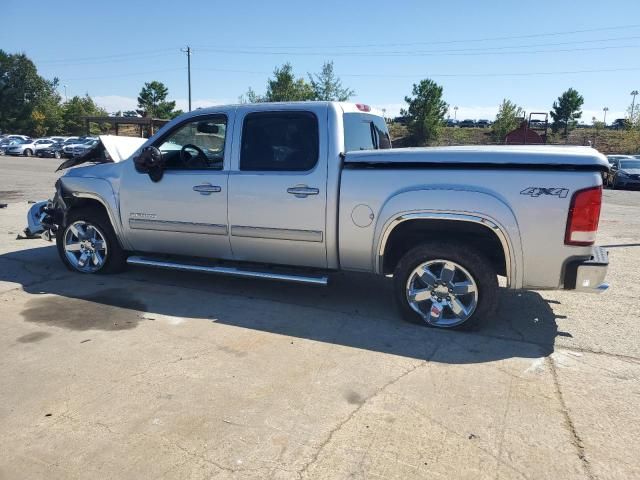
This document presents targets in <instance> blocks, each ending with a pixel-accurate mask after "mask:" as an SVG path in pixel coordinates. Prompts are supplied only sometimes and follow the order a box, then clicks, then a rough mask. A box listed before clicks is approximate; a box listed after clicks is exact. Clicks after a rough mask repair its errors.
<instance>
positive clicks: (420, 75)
mask: <svg viewBox="0 0 640 480" xmlns="http://www.w3.org/2000/svg"><path fill="white" fill-rule="evenodd" d="M182 70H183V68H182V67H177V68H166V69H163V70H150V71H145V72H132V73H125V74H117V75H101V76H98V77H93V76H92V77H74V78H66V77H64V78H60V81H65V82H66V81H79V80H97V79H108V78H121V77H135V76H139V75H151V74H155V73H166V72H177V71H182ZM198 70H199V71H202V72H216V73H239V74H245V75H272V74H273V71H266V70H262V71H257V70H236V69H224V68H206V67H205V68H199V69H198ZM637 71H640V67H619V68H617V67H613V68H599V69H589V70H560V71H538V72H497V73H467V72H465V73H437V72H435V73H431V72H422V73H413V74H384V73H340V72H337V73H336V75H338V76H340V77H354V78H357V77H370V78H424V77H450V78H456V77H460V78H465V77H527V76H545V75H572V74H589V73H616V72H637Z"/></svg>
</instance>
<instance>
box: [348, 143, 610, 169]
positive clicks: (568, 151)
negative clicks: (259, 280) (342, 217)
mask: <svg viewBox="0 0 640 480" xmlns="http://www.w3.org/2000/svg"><path fill="white" fill-rule="evenodd" d="M344 165H345V168H391V169H397V168H414V169H415V168H438V167H440V168H498V169H501V168H509V169H513V168H518V169H536V170H537V169H550V170H556V169H557V170H595V171H604V170H608V169H609V162H608V161H607V158H606V157H605V156H604V155H602V154H601V153H600V152H598V151H597V150H595V149H594V148H591V147H573V146H551V145H498V146H468V147H424V148H394V149H389V150H363V151H355V152H349V153H347V154H346V156H345V159H344Z"/></svg>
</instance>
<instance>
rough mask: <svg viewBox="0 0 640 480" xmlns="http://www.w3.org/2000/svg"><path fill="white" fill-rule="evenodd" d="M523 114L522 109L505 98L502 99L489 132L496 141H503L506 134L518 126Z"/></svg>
mask: <svg viewBox="0 0 640 480" xmlns="http://www.w3.org/2000/svg"><path fill="white" fill-rule="evenodd" d="M523 116H524V110H523V109H522V108H521V107H519V106H518V105H516V104H515V103H513V102H512V101H511V100H507V99H506V98H505V99H504V100H502V103H501V104H500V107H499V108H498V113H497V115H496V119H495V121H494V122H493V125H491V134H492V135H493V139H494V140H495V141H497V142H500V143H502V142H504V139H505V138H506V136H507V134H508V133H509V132H510V131H512V130H513V129H515V128H517V127H518V123H519V122H520V121H521V119H522V117H523Z"/></svg>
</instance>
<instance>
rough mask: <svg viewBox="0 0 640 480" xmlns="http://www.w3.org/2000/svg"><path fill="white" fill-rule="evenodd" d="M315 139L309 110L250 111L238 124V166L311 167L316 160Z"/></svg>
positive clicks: (315, 129) (315, 122)
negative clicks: (240, 138) (240, 137)
mask: <svg viewBox="0 0 640 480" xmlns="http://www.w3.org/2000/svg"><path fill="white" fill-rule="evenodd" d="M318 143H319V140H318V120H317V119H316V117H315V115H313V114H312V113H309V112H265V113H250V114H249V115H247V116H246V117H245V119H244V125H243V128H242V146H241V150H240V170H248V171H274V170H275V171H306V170H311V169H312V168H313V167H315V165H316V163H317V162H318Z"/></svg>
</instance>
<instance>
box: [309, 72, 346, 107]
mask: <svg viewBox="0 0 640 480" xmlns="http://www.w3.org/2000/svg"><path fill="white" fill-rule="evenodd" d="M309 82H310V83H311V88H312V89H313V96H314V99H315V100H327V101H331V100H334V101H338V102H346V101H347V100H349V99H350V98H351V97H353V96H354V95H355V92H354V91H353V90H351V89H350V88H347V87H343V86H342V81H341V80H340V79H339V78H338V77H337V76H336V74H335V73H334V72H333V62H325V63H324V65H322V71H321V72H320V73H319V74H318V73H316V74H314V75H312V74H309Z"/></svg>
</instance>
